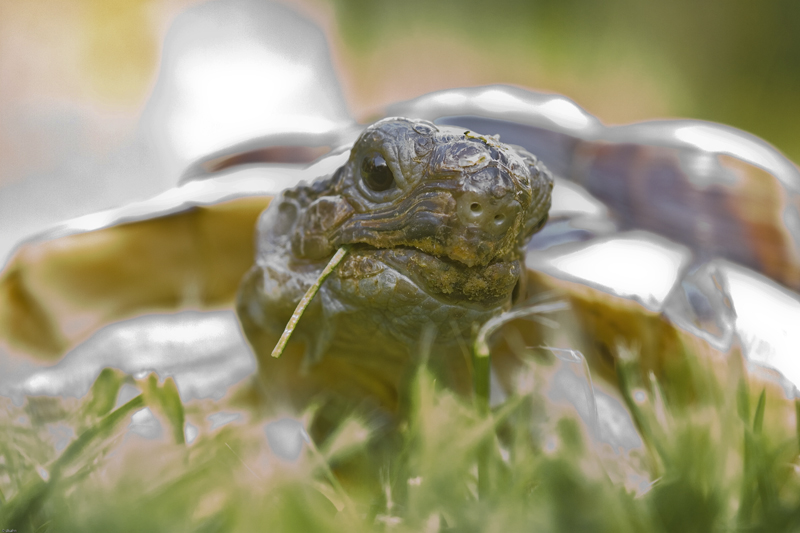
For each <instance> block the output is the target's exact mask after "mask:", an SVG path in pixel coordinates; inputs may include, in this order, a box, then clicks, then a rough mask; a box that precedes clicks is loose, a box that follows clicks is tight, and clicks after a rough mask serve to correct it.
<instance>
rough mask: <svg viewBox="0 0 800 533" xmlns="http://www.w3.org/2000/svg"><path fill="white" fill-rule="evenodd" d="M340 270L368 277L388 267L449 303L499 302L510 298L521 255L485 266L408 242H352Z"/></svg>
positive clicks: (519, 268) (500, 303)
mask: <svg viewBox="0 0 800 533" xmlns="http://www.w3.org/2000/svg"><path fill="white" fill-rule="evenodd" d="M339 268H340V270H341V271H342V274H343V275H345V276H348V275H353V274H355V277H358V274H360V275H361V276H364V277H367V276H370V275H375V274H378V273H379V272H381V271H383V270H385V269H386V268H390V269H392V270H394V271H396V272H399V273H400V274H403V275H405V276H406V277H407V278H409V279H410V280H411V281H412V282H413V283H414V284H415V285H416V286H417V287H418V288H419V289H421V290H423V291H425V292H426V293H427V294H429V295H431V296H434V297H436V298H438V299H442V300H445V301H446V302H448V303H460V304H467V305H469V304H476V305H480V306H481V307H485V306H497V305H502V304H504V303H505V302H506V301H508V300H509V299H510V298H511V294H512V292H513V290H514V287H515V286H516V285H517V282H518V281H519V278H520V275H521V272H522V260H521V257H517V258H513V259H505V260H495V261H493V262H491V263H489V264H488V265H486V266H467V265H465V264H464V263H461V262H459V261H456V260H454V259H450V258H448V257H446V256H443V257H440V256H437V255H433V254H430V253H428V252H425V251H422V250H420V249H418V248H414V247H409V246H399V247H394V248H375V247H373V246H371V245H368V244H357V245H353V248H352V250H351V252H350V254H348V258H346V259H345V261H344V262H343V264H342V265H340V267H339Z"/></svg>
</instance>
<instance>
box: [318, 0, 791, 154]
mask: <svg viewBox="0 0 800 533" xmlns="http://www.w3.org/2000/svg"><path fill="white" fill-rule="evenodd" d="M331 2H332V5H333V6H334V13H335V17H336V28H337V30H338V31H339V33H340V35H341V42H342V43H343V45H344V47H345V49H346V52H345V53H346V55H347V58H348V64H349V66H350V68H351V69H352V74H353V75H355V76H356V80H354V81H353V82H352V83H353V84H355V85H357V86H358V87H359V89H360V90H361V91H363V92H364V94H362V97H363V98H369V93H373V95H376V94H377V95H385V96H384V97H383V99H384V100H387V99H390V97H391V96H393V95H398V96H399V94H398V93H400V92H401V91H400V90H397V89H395V90H394V91H393V90H392V89H391V86H392V85H393V84H400V85H405V84H408V85H413V86H414V87H415V88H416V87H419V89H420V90H419V91H416V92H424V91H427V90H433V89H434V88H440V87H442V86H458V85H470V84H476V83H480V84H482V83H513V84H518V85H523V86H526V87H530V88H534V89H538V90H541V91H546V92H558V93H563V94H565V95H566V96H568V97H570V98H572V99H574V100H575V101H576V102H577V103H578V104H580V105H582V106H583V107H585V108H586V109H587V110H588V111H589V112H591V113H593V114H596V115H597V116H598V117H599V118H600V119H601V120H603V121H604V122H606V123H614V124H616V123H627V122H632V121H638V120H646V119H653V118H666V117H689V118H697V119H703V120H711V121H715V122H722V123H725V124H730V125H733V126H736V127H738V128H741V129H744V130H747V131H749V132H752V133H754V134H756V135H758V136H761V137H763V138H764V139H766V140H767V141H769V142H771V143H772V144H774V145H775V146H777V147H778V148H779V149H780V150H781V151H783V152H784V153H785V154H786V155H788V156H789V157H790V158H792V159H793V160H794V161H800V143H799V142H798V140H800V124H799V123H798V122H799V120H798V119H800V2H797V1H793V0H772V1H762V2H753V1H750V0H703V1H692V0H673V1H668V2H665V1H640V0H607V1H604V2H592V1H584V0H531V1H521V0H496V1H493V2H485V1H481V0H437V1H429V0H405V1H403V2H394V1H386V0H383V1H376V0H331ZM324 4H327V2H322V1H321V0H320V1H319V2H318V5H324ZM415 66H416V67H415ZM420 78H428V79H429V80H430V81H426V80H425V79H420ZM407 92H408V93H411V92H415V91H413V90H407ZM372 98H378V97H377V96H373V97H372Z"/></svg>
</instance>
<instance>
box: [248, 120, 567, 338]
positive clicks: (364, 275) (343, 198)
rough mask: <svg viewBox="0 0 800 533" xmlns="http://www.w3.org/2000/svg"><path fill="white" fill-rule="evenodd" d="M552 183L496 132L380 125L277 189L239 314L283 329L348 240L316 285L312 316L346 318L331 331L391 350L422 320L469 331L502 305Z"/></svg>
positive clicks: (543, 215)
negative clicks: (323, 172)
mask: <svg viewBox="0 0 800 533" xmlns="http://www.w3.org/2000/svg"><path fill="white" fill-rule="evenodd" d="M552 186H553V180H552V178H551V176H550V174H549V173H548V172H547V170H546V169H545V168H544V166H543V165H542V164H541V163H539V162H538V161H537V159H536V158H535V157H534V156H533V155H531V154H530V153H528V152H526V151H525V150H523V149H521V148H517V147H512V146H509V145H505V144H503V143H501V142H499V140H498V139H497V138H495V137H487V136H483V135H479V134H476V133H473V132H469V131H466V132H465V131H464V130H461V129H455V128H449V127H439V126H436V125H434V124H432V123H430V122H427V121H422V120H408V119H403V118H391V119H385V120H382V121H380V122H377V123H375V124H373V125H372V126H370V127H368V128H367V129H366V130H365V131H364V132H363V134H362V135H361V136H360V137H359V139H358V140H357V141H356V143H355V145H354V147H353V149H352V152H351V154H350V158H349V160H348V161H347V163H346V164H345V165H344V166H342V167H341V168H339V169H338V170H337V171H336V172H335V173H334V174H333V175H332V176H330V177H328V178H325V179H322V180H317V181H315V182H313V183H311V184H310V185H300V186H298V187H296V188H294V189H291V190H287V191H284V193H282V194H281V196H279V197H278V198H277V199H276V200H274V201H273V203H272V204H271V205H270V207H269V208H268V209H267V211H265V213H264V215H263V216H262V219H261V220H260V223H259V238H258V247H259V252H258V259H257V266H256V271H257V275H258V276H259V282H258V284H257V285H248V287H250V288H249V289H247V288H246V289H242V291H243V292H245V293H246V292H248V291H250V292H253V291H255V292H257V293H258V294H260V295H261V297H260V300H259V302H260V303H258V304H257V305H255V310H252V309H251V310H250V311H247V312H248V313H249V314H250V315H252V316H253V317H255V318H254V320H255V321H256V322H258V321H259V320H256V319H258V317H259V316H260V314H261V315H263V314H264V313H266V315H270V316H276V317H275V318H274V320H272V322H273V325H272V326H271V327H272V329H273V330H276V331H277V330H280V329H282V327H283V325H284V324H285V323H286V319H287V318H288V316H289V315H291V311H292V310H293V309H294V306H295V305H296V304H297V302H298V300H299V299H300V297H301V296H302V294H303V292H304V291H305V288H307V287H308V286H309V285H310V284H311V283H312V282H313V276H315V275H316V274H317V273H318V272H319V270H320V269H321V268H322V267H324V265H325V264H326V263H327V261H328V260H329V259H330V257H331V256H332V255H333V253H334V252H335V250H336V249H337V248H339V247H340V246H342V245H349V246H350V249H351V251H350V253H349V254H348V256H347V257H346V258H345V260H344V261H343V263H342V264H341V265H340V266H339V267H338V268H337V269H336V271H335V272H334V274H333V275H332V276H331V277H330V278H328V280H327V281H326V282H325V284H324V285H323V289H322V291H321V297H319V298H318V300H320V302H321V303H318V305H321V306H322V310H323V313H322V315H319V317H320V320H326V321H328V322H334V321H335V320H349V321H350V323H348V325H346V326H344V327H343V326H342V325H341V324H340V325H339V326H338V327H340V328H342V329H347V331H349V332H351V334H352V335H353V336H355V337H364V336H365V335H366V336H371V337H372V338H374V336H375V335H378V336H380V335H384V336H386V337H387V340H388V341H392V340H394V341H398V340H399V341H400V343H401V344H402V343H403V342H405V343H407V344H408V343H416V342H417V341H418V339H419V336H420V330H421V329H422V327H423V326H424V324H426V323H431V322H433V324H434V325H435V326H444V327H439V328H438V329H439V330H440V331H448V332H449V331H451V330H452V329H460V330H461V331H462V332H463V331H466V330H467V329H468V328H469V327H471V325H472V323H474V322H479V321H481V320H485V319H486V318H488V317H489V316H490V315H491V314H494V313H496V312H498V311H499V310H501V309H502V308H505V307H508V306H509V305H510V303H511V297H512V292H513V290H514V288H515V286H516V285H517V283H518V282H519V280H520V276H521V273H522V270H523V254H522V247H523V246H524V244H525V242H526V241H527V239H528V238H529V237H530V236H531V235H532V234H533V233H534V232H536V231H537V230H538V229H539V228H541V227H542V225H543V224H544V223H545V221H546V220H547V212H548V209H549V207H550V193H551V190H552ZM240 294H242V292H240ZM245 296H247V294H245ZM240 300H242V298H241V296H240ZM251 300H252V299H251ZM251 307H252V306H251ZM242 308H243V307H242V305H240V309H242ZM240 314H241V311H240ZM257 315H258V316H257ZM278 315H279V316H278ZM348 317H349V318H348ZM267 318H269V317H267ZM304 320H305V318H304ZM260 321H261V322H262V323H263V322H264V320H260ZM266 321H267V322H269V321H270V320H268V319H267V320H266ZM454 323H457V324H458V326H459V327H458V328H451V325H452V324H454ZM324 327H328V326H327V325H325V326H324ZM331 327H333V326H331ZM314 331H315V332H319V331H320V325H319V324H317V325H316V326H315V329H314ZM353 331H358V332H360V333H359V334H358V335H356V334H354V333H352V332H353ZM314 334H316V333H314ZM326 335H328V336H330V335H334V334H333V333H330V332H329V333H327V334H326ZM306 336H308V335H306ZM445 337H447V335H445ZM451 337H452V336H451ZM451 340H452V339H451ZM319 350H322V348H319Z"/></svg>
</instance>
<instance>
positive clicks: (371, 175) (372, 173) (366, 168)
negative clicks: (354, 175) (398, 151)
mask: <svg viewBox="0 0 800 533" xmlns="http://www.w3.org/2000/svg"><path fill="white" fill-rule="evenodd" d="M361 177H362V178H363V179H364V183H366V184H367V187H369V188H370V189H372V190H373V191H376V192H381V191H386V190H388V189H390V188H391V187H392V185H394V174H392V170H391V169H390V168H389V165H387V164H386V160H385V159H384V158H383V157H382V156H381V155H380V154H374V155H371V156H367V157H365V158H364V160H363V161H362V162H361Z"/></svg>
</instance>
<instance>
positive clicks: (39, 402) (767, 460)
mask: <svg viewBox="0 0 800 533" xmlns="http://www.w3.org/2000/svg"><path fill="white" fill-rule="evenodd" d="M620 356H621V357H620V359H619V363H618V367H617V370H618V377H619V382H620V389H621V391H622V393H623V397H624V398H625V401H626V403H627V407H628V409H629V410H630V412H631V413H632V415H633V419H634V421H635V423H636V425H637V427H638V429H639V432H640V434H641V437H642V439H643V442H644V446H643V447H642V448H641V449H638V450H637V449H634V450H633V451H630V452H627V453H624V452H622V451H619V450H618V451H614V450H612V449H611V448H610V446H608V445H606V444H601V443H598V442H597V441H596V440H595V439H594V437H593V436H592V431H591V429H589V428H587V426H586V425H584V424H583V423H582V422H580V420H579V419H578V418H577V416H575V415H574V414H570V413H568V412H567V413H565V412H564V411H563V410H558V409H556V408H555V407H554V406H553V405H552V403H551V402H549V401H548V400H546V399H545V397H544V395H543V394H542V392H543V390H544V386H545V385H546V383H545V381H546V379H545V378H544V377H543V376H544V373H543V372H542V369H543V368H544V367H543V366H542V364H541V362H540V363H533V362H531V364H530V365H529V366H528V367H526V368H525V369H523V371H522V374H521V375H520V379H519V383H520V387H519V390H518V392H517V393H516V394H514V395H512V396H511V397H509V398H508V399H506V400H505V401H504V402H503V403H502V404H501V405H499V406H496V407H495V408H494V409H493V411H492V415H491V418H490V419H487V418H484V417H482V416H480V413H479V410H478V409H476V408H475V407H474V406H473V405H471V404H470V403H469V402H466V401H465V400H463V399H461V398H458V397H456V396H454V395H453V394H452V393H450V392H448V391H446V390H440V389H438V388H437V386H436V382H435V380H434V379H433V378H432V377H431V375H430V374H429V373H428V371H427V370H426V369H425V368H424V367H421V368H419V371H418V372H417V375H416V377H415V379H414V382H413V384H412V386H411V392H410V395H409V396H410V402H409V403H410V406H409V408H408V413H407V416H406V417H405V419H404V421H402V422H400V423H399V424H397V425H396V426H394V425H392V426H389V427H391V428H393V429H387V426H386V425H383V426H380V425H376V424H375V423H374V421H373V422H369V421H367V420H366V419H365V418H363V417H362V416H360V415H357V414H353V415H351V416H346V417H344V418H343V419H341V421H340V422H339V423H338V424H337V425H336V426H334V427H333V428H331V430H330V431H329V432H328V437H327V438H325V439H323V440H321V441H320V442H316V443H313V442H312V441H311V440H310V439H309V437H308V433H306V432H305V429H303V428H304V427H311V426H312V425H313V424H312V420H313V419H314V418H315V416H316V414H315V413H317V412H318V411H319V409H317V407H315V406H311V407H309V409H308V410H307V411H306V412H305V413H304V414H303V416H302V417H301V419H300V420H298V421H294V422H292V421H290V420H283V421H281V422H275V421H272V422H269V421H267V420H260V419H259V418H258V416H257V415H256V410H255V409H253V410H250V411H248V410H247V409H244V410H243V409H242V407H241V405H239V407H237V406H236V404H235V403H233V400H230V399H229V400H227V401H226V402H227V403H226V402H223V403H215V402H211V401H201V402H198V401H195V402H191V403H188V404H185V405H184V404H182V403H181V401H180V398H179V396H178V392H177V388H176V387H175V385H174V382H173V381H172V380H171V379H167V380H166V381H165V382H163V383H159V382H158V380H157V379H156V377H155V375H150V376H148V377H145V378H142V379H133V378H132V377H130V376H126V375H124V374H122V373H121V372H118V371H112V370H105V371H104V372H103V373H102V374H101V375H100V377H99V378H98V379H97V381H96V382H95V384H94V386H93V388H92V389H91V391H90V393H89V394H88V395H87V396H86V397H85V398H83V399H81V400H75V399H56V398H28V399H27V402H26V403H25V404H24V405H22V406H16V405H14V404H13V403H12V402H11V401H10V400H3V403H2V405H3V409H2V415H1V416H2V420H0V427H2V429H0V490H1V491H2V494H0V527H2V528H4V529H16V530H17V531H20V532H22V531H39V532H44V531H58V532H65V531H76V532H77V531H80V532H86V531H198V532H199V531H203V532H210V531H297V532H301V531H302V532H308V531H342V532H358V531H408V532H412V531H413V532H418V531H431V532H433V531H445V530H447V531H523V530H525V531H535V530H542V531H569V532H574V531H609V532H611V531H613V532H624V531H637V532H638V531H680V532H690V531H698V532H700V531H702V532H709V531H769V532H778V531H797V530H798V528H800V466H799V465H798V442H799V441H800V433H798V430H797V425H796V416H797V409H800V408H798V407H797V404H796V403H791V402H789V401H787V400H785V399H781V398H780V397H779V396H780V395H777V396H776V395H775V394H774V391H773V392H772V393H770V392H769V391H770V390H771V389H770V387H769V386H768V387H766V388H764V385H763V383H762V384H757V383H756V381H755V380H754V379H752V378H748V376H747V375H746V373H745V371H744V369H743V364H742V360H741V359H740V358H738V357H736V356H732V357H730V358H729V359H727V360H722V359H720V360H714V361H710V360H700V359H697V358H695V357H694V355H693V354H687V355H685V356H681V357H684V358H685V360H684V361H682V364H681V365H678V366H679V367H680V368H681V370H680V371H679V373H678V374H679V375H678V374H676V375H671V376H663V377H662V379H655V378H654V377H653V376H652V375H651V376H643V375H642V372H641V371H640V370H641V368H640V367H639V365H638V363H637V362H636V358H635V357H633V356H632V355H631V354H627V353H626V352H625V350H621V353H620ZM676 357H678V356H677V355H676ZM132 386H135V388H136V389H138V391H139V392H140V393H139V394H138V395H136V396H134V397H133V398H131V399H128V400H127V401H126V400H125V398H126V397H130V396H131V395H132V394H135V393H133V392H132V391H133V388H132ZM687 387H688V388H692V389H694V390H695V391H700V392H699V393H696V394H691V395H687V394H684V389H685V388H687ZM126 391H127V392H126ZM234 396H235V395H234ZM229 398H230V397H229ZM776 398H777V399H776ZM145 407H147V408H148V409H149V410H150V412H151V413H152V414H153V415H155V417H156V418H157V419H158V420H160V427H161V429H162V431H160V434H161V435H160V437H158V435H159V431H158V427H159V425H158V424H155V425H154V422H152V419H151V421H150V422H148V421H147V420H145V418H144V417H142V415H141V414H136V415H134V413H136V412H138V411H141V410H142V409H143V408H145ZM235 411H238V412H239V418H238V422H231V423H227V424H224V425H221V427H216V428H214V423H212V422H211V421H213V420H216V421H217V422H219V420H221V419H220V418H219V417H220V416H222V417H223V418H224V417H225V416H227V418H228V419H232V418H234V417H233V413H234V412H235ZM225 413H228V414H227V415H226V414H225ZM132 415H134V416H133V420H134V423H133V424H131V423H130V420H131V416H132ZM187 424H188V425H187ZM217 425H219V424H217ZM187 427H188V428H195V429H196V430H195V429H189V430H185V428H187ZM129 428H130V429H129ZM154 428H155V430H154ZM276 428H277V429H276ZM137 433H138V434H137ZM312 433H313V432H312ZM141 434H147V435H149V436H150V437H151V438H149V439H148V438H144V437H142V436H140V435H141ZM185 434H186V435H187V436H188V437H187V438H186V439H185V437H184V435H185ZM154 436H155V437H157V438H152V437H154ZM487 438H488V439H490V442H491V443H492V446H491V452H490V457H489V460H488V472H489V478H488V484H489V485H488V486H489V491H488V496H487V497H485V498H478V496H477V493H478V488H477V479H476V475H477V467H476V458H477V454H478V453H479V450H480V449H481V445H482V444H481V443H484V442H486V439H487ZM185 440H188V441H189V442H190V443H186V442H185ZM301 449H302V450H301ZM293 454H297V455H296V458H295V457H292V455H293Z"/></svg>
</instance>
